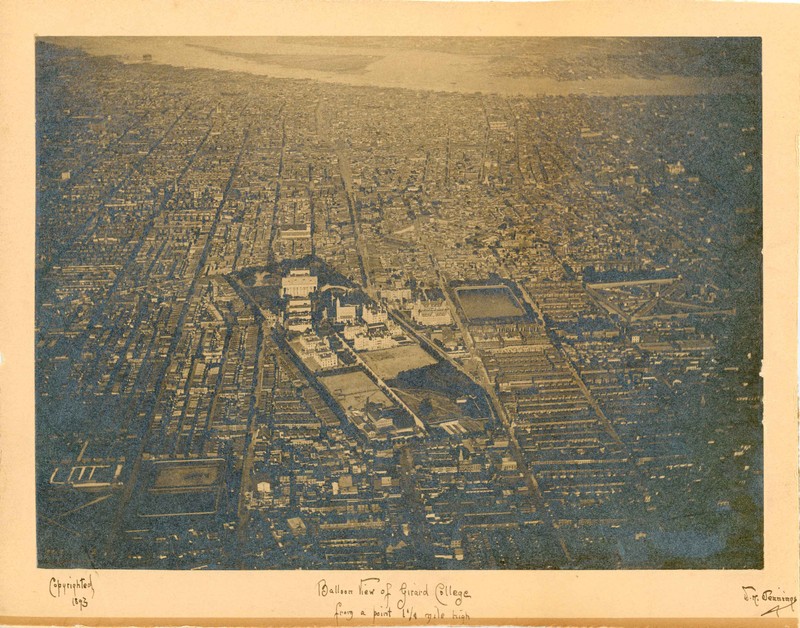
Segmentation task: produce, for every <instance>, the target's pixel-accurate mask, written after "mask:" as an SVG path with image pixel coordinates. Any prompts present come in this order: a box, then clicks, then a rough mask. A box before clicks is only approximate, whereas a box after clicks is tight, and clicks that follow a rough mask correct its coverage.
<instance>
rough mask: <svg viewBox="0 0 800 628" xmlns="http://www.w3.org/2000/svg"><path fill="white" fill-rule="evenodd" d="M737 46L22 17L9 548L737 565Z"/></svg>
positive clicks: (742, 318) (754, 355)
mask: <svg viewBox="0 0 800 628" xmlns="http://www.w3.org/2000/svg"><path fill="white" fill-rule="evenodd" d="M761 53H762V48H761V39H760V38H757V37H750V38H731V37H705V38H701V37H652V38H640V37H607V38H600V37H431V36H424V37H423V36H420V37H399V36H397V37H394V36H393V37H377V36H376V37H365V36H359V37H343V36H324V37H323V36H303V37H300V36H291V37H244V36H238V37H111V36H102V37H39V38H37V39H36V42H35V62H36V76H35V81H36V94H35V97H36V251H35V256H36V260H35V264H36V268H35V299H36V302H35V414H36V426H35V470H36V486H35V490H36V551H37V564H38V566H39V567H40V568H83V569H147V570H154V569H163V570H190V569H217V570H290V569H302V570H364V569H366V570H384V569H385V570H556V569H562V570H636V569H641V570H645V569H647V570H675V569H686V570H721V569H739V570H745V569H746V570H755V569H762V568H763V567H764V498H763V491H764V488H763V484H764V483H763V471H764V455H763V433H762V414H763V413H762V401H763V386H762V378H761V376H760V372H761V367H762V357H763V350H762V346H763V331H762V329H763V324H762V319H763V297H762V267H763V264H762V244H763V243H762V101H761V98H762V91H761V90H762V82H761V81H762V67H761ZM32 490H33V486H31V487H30V491H32Z"/></svg>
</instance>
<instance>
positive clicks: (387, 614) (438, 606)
mask: <svg viewBox="0 0 800 628" xmlns="http://www.w3.org/2000/svg"><path fill="white" fill-rule="evenodd" d="M316 594H317V596H318V597H320V598H325V599H326V600H330V602H331V612H332V615H333V618H334V619H335V620H336V623H337V625H339V624H345V623H347V622H351V621H354V620H356V621H357V622H358V623H364V621H365V620H367V621H374V622H376V623H377V621H378V620H383V619H393V620H397V619H400V620H401V621H402V620H406V621H409V622H415V623H422V622H427V623H430V622H432V621H435V620H446V621H447V622H448V623H458V622H459V621H466V620H468V619H470V614H469V610H468V608H469V604H470V601H471V599H472V594H471V593H470V591H469V590H467V589H465V588H462V587H459V586H456V585H453V584H449V583H446V582H439V583H437V584H435V585H433V584H430V583H425V584H415V583H413V582H407V581H391V580H386V579H383V578H378V577H370V578H359V580H358V581H357V582H355V581H354V582H349V583H348V582H344V583H342V582H335V583H334V582H329V581H328V580H326V579H322V580H319V581H318V582H317V585H316Z"/></svg>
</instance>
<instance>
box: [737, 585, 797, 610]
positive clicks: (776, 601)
mask: <svg viewBox="0 0 800 628" xmlns="http://www.w3.org/2000/svg"><path fill="white" fill-rule="evenodd" d="M742 591H743V592H744V601H745V602H750V603H751V604H753V606H754V607H755V608H757V609H758V610H759V611H760V612H761V616H762V617H765V616H766V615H772V614H774V615H775V617H780V616H781V611H783V613H784V615H786V613H787V612H788V613H793V612H795V605H796V604H797V596H796V595H787V594H786V592H785V591H784V590H783V589H781V588H780V587H779V588H777V589H763V590H759V589H757V588H756V587H751V586H743V587H742Z"/></svg>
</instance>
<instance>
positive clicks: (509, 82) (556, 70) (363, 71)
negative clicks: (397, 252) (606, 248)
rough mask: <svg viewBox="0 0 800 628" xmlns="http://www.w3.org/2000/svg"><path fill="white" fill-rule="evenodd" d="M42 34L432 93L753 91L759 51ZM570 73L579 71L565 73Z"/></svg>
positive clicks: (119, 53)
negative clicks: (572, 77) (572, 78)
mask: <svg viewBox="0 0 800 628" xmlns="http://www.w3.org/2000/svg"><path fill="white" fill-rule="evenodd" d="M48 41H52V42H54V43H58V44H60V45H63V46H68V47H73V48H80V49H82V50H84V51H85V52H87V53H89V54H92V55H101V56H113V57H115V58H117V59H118V60H120V61H122V62H124V63H143V62H145V55H147V59H148V62H150V63H156V64H166V65H171V66H177V67H185V68H206V69H213V70H223V71H231V72H245V73H249V74H254V75H259V76H269V77H274V78H288V79H306V80H315V81H321V82H325V83H338V84H345V85H353V86H372V87H382V88H406V89H413V90H429V91H440V92H459V93H475V92H481V93H491V94H498V95H502V96H568V95H578V94H583V95H596V96H691V95H699V94H722V93H743V92H744V93H757V92H758V90H759V87H760V59H759V58H758V52H757V50H756V51H755V52H752V53H750V52H749V50H750V48H751V47H753V44H752V42H751V41H750V40H724V41H728V42H729V44H728V45H727V48H725V47H723V48H719V47H720V43H719V41H718V40H711V39H709V40H697V39H685V40H681V39H672V40H669V41H664V40H658V39H650V40H647V39H638V40H631V39H622V38H617V39H598V38H580V39H576V38H573V39H550V38H486V39H481V38H455V39H453V38H450V39H448V38H391V37H386V38H360V37H348V38H333V37H321V38H311V37H298V38H288V37H282V38H276V37H66V38H48ZM742 42H744V43H742ZM653 47H656V50H653ZM742 50H744V52H741V51H742ZM664 51H666V52H667V53H670V54H666V55H665V54H664ZM643 55H644V56H643ZM662 57H663V61H662V60H661V59H662ZM698 57H700V59H699V61H698ZM705 57H708V58H705ZM660 70H661V71H660ZM592 73H595V74H599V76H593V75H592ZM572 75H575V76H577V77H580V78H577V79H575V80H571V79H570V77H571V76H572Z"/></svg>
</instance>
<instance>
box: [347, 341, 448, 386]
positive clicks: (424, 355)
mask: <svg viewBox="0 0 800 628" xmlns="http://www.w3.org/2000/svg"><path fill="white" fill-rule="evenodd" d="M361 358H362V359H363V360H364V362H366V363H367V364H368V365H369V367H370V368H371V369H372V370H373V371H375V373H376V374H377V375H378V377H380V378H381V379H384V380H386V379H394V378H395V377H397V375H398V373H402V372H403V371H410V370H412V369H416V368H420V367H422V366H428V365H430V364H436V360H435V359H434V358H433V357H432V356H431V355H430V354H429V353H428V352H427V351H425V349H423V348H422V347H420V346H419V345H416V344H414V345H401V346H399V347H392V348H391V349H381V350H380V351H367V352H364V353H362V354H361Z"/></svg>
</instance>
